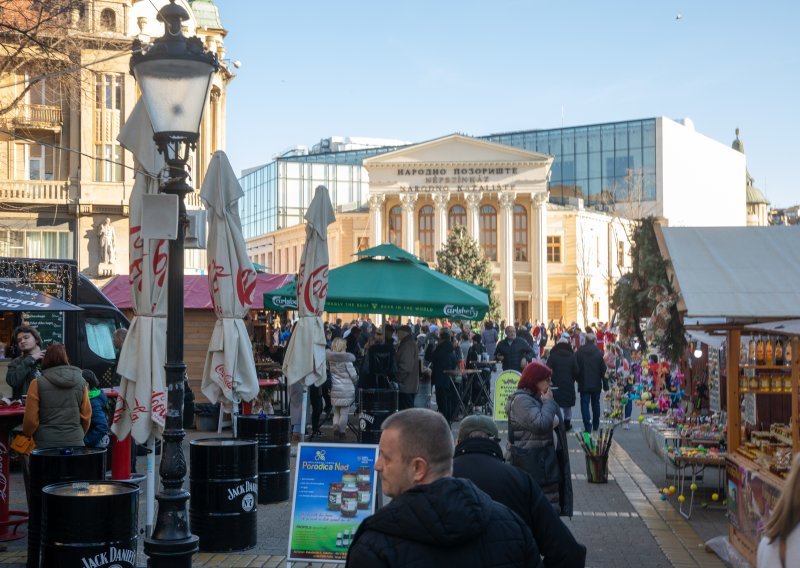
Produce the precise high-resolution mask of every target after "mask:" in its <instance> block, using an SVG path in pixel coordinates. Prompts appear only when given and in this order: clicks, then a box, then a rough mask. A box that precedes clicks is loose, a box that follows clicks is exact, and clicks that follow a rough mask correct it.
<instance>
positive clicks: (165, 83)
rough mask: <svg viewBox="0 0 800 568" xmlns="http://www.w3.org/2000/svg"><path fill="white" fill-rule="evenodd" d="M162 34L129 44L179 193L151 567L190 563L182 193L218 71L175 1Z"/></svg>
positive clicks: (166, 184)
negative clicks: (186, 30)
mask: <svg viewBox="0 0 800 568" xmlns="http://www.w3.org/2000/svg"><path fill="white" fill-rule="evenodd" d="M158 19H159V20H160V21H162V22H164V28H165V30H164V36H163V37H160V38H158V39H156V40H155V41H154V42H153V44H152V45H151V46H143V45H142V44H140V43H139V42H138V40H136V41H134V54H133V55H132V56H131V74H132V75H133V76H134V77H135V78H136V82H137V83H138V84H139V89H140V90H141V92H142V99H143V100H144V104H145V106H146V107H147V112H148V113H149V115H150V121H151V122H152V125H153V132H154V136H153V139H154V140H155V142H156V145H157V146H158V150H159V152H161V154H163V155H164V159H165V161H166V164H167V178H166V180H165V181H163V182H162V186H161V191H162V192H163V193H167V194H172V195H177V196H178V233H177V238H176V239H174V240H171V241H170V243H169V276H168V286H169V288H168V291H167V299H168V303H169V306H168V308H167V363H166V365H165V366H164V368H165V369H166V375H167V377H166V379H167V413H166V422H165V426H164V441H163V444H162V456H161V467H160V470H159V474H160V476H161V491H159V493H158V495H156V500H157V501H158V513H157V515H156V521H155V526H154V527H153V534H152V535H149V536H147V537H145V539H144V552H145V554H146V555H147V556H148V557H149V559H150V564H149V565H150V566H152V567H154V568H159V567H169V568H183V567H185V568H191V565H192V555H193V554H194V553H195V552H197V549H198V538H197V537H196V536H194V535H192V533H191V531H190V528H189V514H188V509H187V503H186V502H187V501H188V499H189V493H188V492H187V491H185V490H184V489H183V482H184V478H185V477H186V458H185V457H184V455H183V448H182V447H181V442H182V441H183V437H184V431H183V380H184V376H185V374H186V364H185V363H184V362H183V249H184V235H185V230H186V225H187V217H186V206H185V204H184V198H185V197H186V194H187V193H190V192H191V191H192V188H191V187H190V186H189V185H188V184H187V183H186V178H187V177H188V173H187V171H186V162H187V160H188V159H189V152H190V150H193V149H194V148H195V147H196V144H197V139H198V138H199V131H200V120H201V118H202V116H203V108H204V107H205V103H206V100H207V99H208V94H209V91H210V90H211V78H212V77H213V75H214V73H215V72H216V71H217V69H219V63H218V61H217V56H216V54H213V53H210V52H207V51H205V50H204V49H203V43H202V42H201V41H200V39H199V38H197V37H191V38H187V37H185V36H184V35H183V31H182V22H183V21H185V20H188V19H189V14H188V13H187V12H186V10H184V9H183V8H182V7H181V6H179V5H176V4H175V0H170V3H169V4H167V5H166V6H164V7H163V8H161V10H160V11H159V13H158Z"/></svg>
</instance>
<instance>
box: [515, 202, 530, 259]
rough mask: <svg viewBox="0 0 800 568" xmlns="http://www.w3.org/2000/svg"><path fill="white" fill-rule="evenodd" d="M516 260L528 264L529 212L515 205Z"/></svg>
mask: <svg viewBox="0 0 800 568" xmlns="http://www.w3.org/2000/svg"><path fill="white" fill-rule="evenodd" d="M514 260H516V261H517V262H528V212H527V211H526V210H525V208H524V207H523V206H522V205H514Z"/></svg>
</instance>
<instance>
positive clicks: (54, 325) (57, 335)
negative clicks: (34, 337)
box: [22, 282, 66, 348]
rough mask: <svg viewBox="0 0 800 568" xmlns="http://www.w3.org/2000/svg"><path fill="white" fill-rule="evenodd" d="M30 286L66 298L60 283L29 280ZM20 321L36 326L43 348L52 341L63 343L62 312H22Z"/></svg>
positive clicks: (61, 298)
mask: <svg viewBox="0 0 800 568" xmlns="http://www.w3.org/2000/svg"><path fill="white" fill-rule="evenodd" d="M30 286H31V287H32V288H35V289H37V290H39V291H40V292H44V293H45V294H47V295H48V296H53V297H54V298H58V299H59V300H65V299H66V298H65V291H64V287H63V286H62V285H61V284H56V283H54V282H31V284H30ZM22 321H23V322H24V323H26V324H28V325H30V326H32V327H34V328H36V331H38V332H39V335H40V336H41V337H42V345H43V346H44V347H45V348H46V347H47V346H48V345H52V344H54V343H64V312H22Z"/></svg>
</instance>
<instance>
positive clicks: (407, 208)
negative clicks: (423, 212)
mask: <svg viewBox="0 0 800 568" xmlns="http://www.w3.org/2000/svg"><path fill="white" fill-rule="evenodd" d="M417 197H418V196H417V194H416V193H401V194H400V205H401V207H402V208H403V248H404V249H406V250H407V251H408V252H410V253H411V254H415V252H414V237H415V236H416V223H415V222H414V221H415V220H416V219H415V215H414V213H415V212H416V209H417Z"/></svg>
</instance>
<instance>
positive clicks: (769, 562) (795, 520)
mask: <svg viewBox="0 0 800 568" xmlns="http://www.w3.org/2000/svg"><path fill="white" fill-rule="evenodd" d="M798 565H800V454H798V455H797V456H795V458H794V465H793V466H792V471H791V472H790V473H789V477H788V478H787V479H786V485H784V486H783V493H781V496H780V498H779V499H778V502H777V503H776V504H775V509H773V511H772V515H770V517H769V521H767V526H766V527H765V529H764V536H762V537H761V542H760V543H759V545H758V568H791V567H792V566H798Z"/></svg>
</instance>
